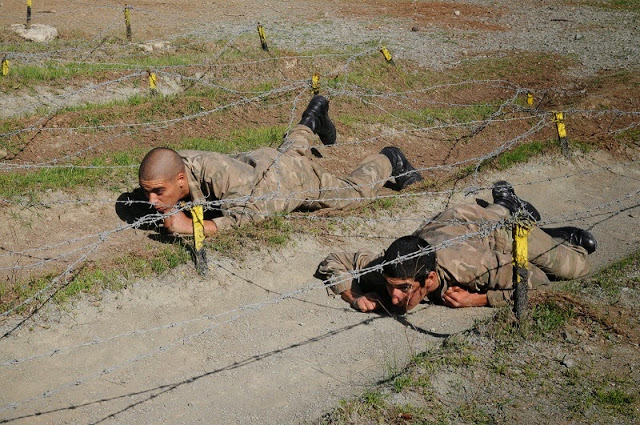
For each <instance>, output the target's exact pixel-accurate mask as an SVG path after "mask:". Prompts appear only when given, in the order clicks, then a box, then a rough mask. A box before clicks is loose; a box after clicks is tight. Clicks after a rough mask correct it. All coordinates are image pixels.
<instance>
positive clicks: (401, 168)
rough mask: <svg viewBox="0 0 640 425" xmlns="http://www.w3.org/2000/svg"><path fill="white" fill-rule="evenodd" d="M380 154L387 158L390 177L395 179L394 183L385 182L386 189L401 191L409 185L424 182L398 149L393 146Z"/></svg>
mask: <svg viewBox="0 0 640 425" xmlns="http://www.w3.org/2000/svg"><path fill="white" fill-rule="evenodd" d="M380 153H381V154H382V155H384V156H386V157H387V158H389V161H390V162H391V177H394V178H395V183H391V182H387V183H386V184H385V186H386V187H389V188H391V189H393V190H402V189H404V188H405V187H407V186H409V185H411V184H414V183H418V182H419V181H422V180H424V179H423V178H422V176H421V175H420V173H419V172H417V171H416V169H415V168H414V167H413V165H411V164H410V163H409V160H408V159H407V157H406V156H404V154H403V153H402V151H401V150H400V149H398V148H396V147H395V146H387V147H386V148H384V149H382V150H381V151H380Z"/></svg>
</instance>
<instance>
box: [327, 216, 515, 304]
mask: <svg viewBox="0 0 640 425" xmlns="http://www.w3.org/2000/svg"><path fill="white" fill-rule="evenodd" d="M507 217H508V211H507V210H506V208H503V207H501V206H499V205H491V206H489V207H488V208H482V207H480V206H479V205H475V204H469V205H463V206H459V207H456V208H451V209H449V210H446V211H444V212H442V213H440V214H438V215H437V216H436V217H434V218H433V219H432V220H429V221H428V222H427V223H425V224H424V225H421V226H420V227H419V228H418V229H417V230H416V231H415V232H414V234H415V235H418V236H421V237H422V238H424V239H426V240H427V242H429V243H430V244H431V245H432V246H434V247H435V248H436V249H437V251H436V269H435V271H436V273H437V274H438V277H439V279H440V288H439V289H438V290H437V291H436V292H434V293H432V294H430V296H429V298H433V299H435V300H440V301H441V300H442V294H444V292H445V291H446V290H447V289H448V288H449V287H451V286H460V287H463V288H465V289H467V290H469V291H471V292H482V293H486V294H487V297H488V300H489V304H490V305H492V306H498V305H504V304H506V303H507V302H509V301H510V300H511V299H512V293H513V291H512V289H513V286H512V285H513V284H512V276H513V275H512V273H513V267H512V256H511V239H510V236H509V232H508V231H507V230H506V229H504V228H503V224H504V219H505V218H507ZM383 255H384V253H375V252H373V251H370V250H366V249H364V250H360V251H358V252H356V253H345V252H342V253H332V254H330V255H329V256H328V257H327V258H326V259H325V260H324V261H323V262H322V263H321V264H320V266H319V267H318V274H319V276H324V277H328V278H331V279H333V280H332V282H333V283H335V284H334V285H333V286H331V289H332V290H333V292H335V293H336V294H338V293H340V292H342V291H344V290H347V289H352V290H354V291H355V292H358V293H366V292H370V291H372V290H373V291H377V292H381V293H386V291H385V280H384V277H383V276H382V274H381V272H380V271H379V270H378V271H373V272H370V273H367V274H365V275H362V276H360V277H358V278H357V279H353V276H354V273H356V274H357V271H358V270H362V269H364V268H367V267H375V266H377V265H379V264H381V263H382V257H383Z"/></svg>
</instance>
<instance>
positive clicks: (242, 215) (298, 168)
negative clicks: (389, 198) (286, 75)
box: [178, 125, 391, 230]
mask: <svg viewBox="0 0 640 425" xmlns="http://www.w3.org/2000/svg"><path fill="white" fill-rule="evenodd" d="M316 140H317V136H315V135H314V134H313V132H312V131H311V130H310V129H309V128H308V127H306V126H304V125H297V126H296V127H294V128H293V129H292V130H291V132H290V133H289V136H288V138H287V140H286V141H285V142H284V143H283V144H282V146H280V148H278V149H273V148H260V149H258V150H256V151H253V152H249V153H242V154H239V155H236V156H229V155H223V154H219V153H215V152H203V151H192V150H183V151H179V152H178V153H179V154H180V156H181V157H182V160H183V162H184V164H185V167H186V170H187V177H188V180H189V190H190V192H191V198H192V200H193V201H196V202H197V201H203V200H206V201H220V207H219V211H218V213H219V214H218V215H221V216H219V217H216V218H213V221H214V222H215V223H216V225H217V227H218V229H219V230H224V229H227V228H229V227H231V226H237V225H241V224H244V223H247V222H251V221H260V220H263V219H264V218H265V217H266V216H268V215H270V214H273V213H278V212H285V213H286V212H290V211H293V210H295V209H298V208H304V209H309V210H316V209H321V208H345V207H348V206H350V205H353V204H354V203H356V202H358V201H359V200H360V199H361V198H370V197H373V196H375V195H376V194H377V193H378V191H379V190H380V189H381V188H382V186H383V185H384V183H385V181H386V180H387V179H389V177H391V163H390V161H389V159H388V158H387V157H386V156H384V155H381V154H373V155H370V156H368V157H366V158H365V159H364V160H363V161H362V162H361V163H360V164H359V165H358V167H357V168H356V169H355V170H354V171H353V172H352V173H351V174H350V175H349V176H346V177H336V176H334V175H333V174H331V173H329V172H327V171H325V170H324V169H322V167H320V166H319V165H317V164H315V163H314V162H313V160H312V158H311V154H310V146H311V144H312V143H314V142H315V141H316Z"/></svg>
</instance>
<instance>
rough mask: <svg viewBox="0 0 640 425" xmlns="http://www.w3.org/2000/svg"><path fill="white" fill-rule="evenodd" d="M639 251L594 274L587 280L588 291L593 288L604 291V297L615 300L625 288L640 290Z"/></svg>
mask: <svg viewBox="0 0 640 425" xmlns="http://www.w3.org/2000/svg"><path fill="white" fill-rule="evenodd" d="M638 270H640V251H637V252H635V253H633V254H631V255H629V256H628V257H626V258H624V259H622V260H619V261H616V262H615V263H613V264H612V265H610V266H609V267H607V268H606V269H604V270H602V271H600V272H598V273H596V274H595V275H594V276H593V277H592V278H591V279H589V280H587V286H586V288H587V289H588V288H589V287H590V286H595V287H597V288H599V289H601V290H603V291H604V293H605V295H607V296H608V297H612V298H614V299H617V298H618V297H619V296H620V290H621V289H622V288H623V287H626V288H640V273H638Z"/></svg>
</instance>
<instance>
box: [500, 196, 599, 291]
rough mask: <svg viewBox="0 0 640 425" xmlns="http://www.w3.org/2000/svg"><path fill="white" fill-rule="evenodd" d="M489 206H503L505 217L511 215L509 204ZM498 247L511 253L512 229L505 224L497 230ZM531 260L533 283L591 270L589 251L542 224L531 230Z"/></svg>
mask: <svg viewBox="0 0 640 425" xmlns="http://www.w3.org/2000/svg"><path fill="white" fill-rule="evenodd" d="M489 208H490V209H494V210H495V211H497V210H502V212H501V213H502V214H503V215H504V217H505V218H506V217H508V216H509V212H508V211H507V209H506V208H504V207H501V206H499V205H495V204H493V205H491V206H490V207H489ZM493 236H494V239H495V247H496V250H499V251H502V252H504V253H509V254H511V253H512V250H513V236H512V230H511V229H507V228H503V229H500V230H497V231H495V232H494V235H493ZM527 243H528V260H529V278H530V283H531V285H532V286H534V287H535V286H537V285H545V284H548V283H549V277H552V278H555V279H575V278H579V277H583V276H586V275H587V274H588V273H589V268H590V267H589V260H588V256H589V254H588V253H587V251H586V250H585V249H584V248H583V247H581V246H577V245H572V244H570V243H568V242H567V241H565V240H562V239H556V238H552V237H551V236H549V235H548V234H547V233H545V232H544V231H543V230H542V229H540V228H539V227H534V228H533V229H531V232H529V237H528V238H527Z"/></svg>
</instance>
